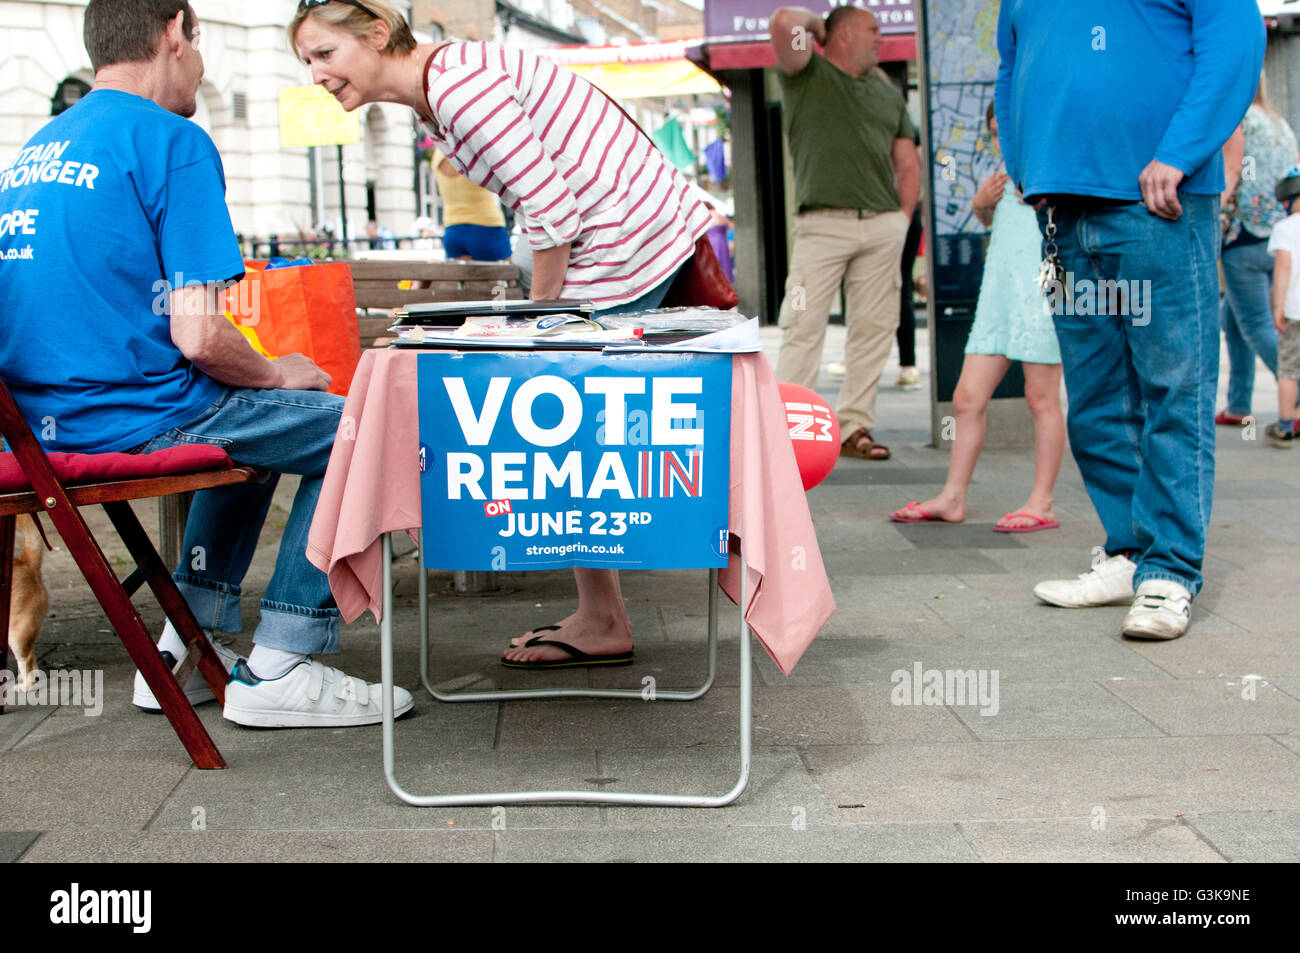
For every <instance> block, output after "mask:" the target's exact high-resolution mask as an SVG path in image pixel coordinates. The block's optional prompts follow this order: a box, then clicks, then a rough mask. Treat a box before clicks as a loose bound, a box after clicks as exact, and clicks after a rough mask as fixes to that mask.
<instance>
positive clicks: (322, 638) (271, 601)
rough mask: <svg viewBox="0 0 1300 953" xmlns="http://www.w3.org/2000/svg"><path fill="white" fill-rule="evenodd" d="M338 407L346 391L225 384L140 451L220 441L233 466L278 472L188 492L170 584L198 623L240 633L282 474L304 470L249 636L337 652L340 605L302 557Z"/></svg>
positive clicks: (275, 644) (306, 650)
mask: <svg viewBox="0 0 1300 953" xmlns="http://www.w3.org/2000/svg"><path fill="white" fill-rule="evenodd" d="M342 411H343V398H342V397H337V396H335V395H334V394H326V393H322V392H320V391H300V390H249V389H234V388H226V389H225V390H223V391H222V393H221V394H220V396H219V397H218V398H217V400H216V401H215V402H213V404H212V405H211V406H210V407H208V408H207V409H206V410H205V411H204V412H203V413H201V414H200V415H199V416H197V417H195V418H194V419H193V420H191V421H189V422H187V423H185V424H183V425H181V426H179V427H174V428H173V429H171V430H168V431H167V432H166V433H163V434H160V435H159V436H157V437H155V438H154V439H153V440H150V441H149V442H148V443H147V444H145V445H144V446H143V447H141V448H140V451H139V452H142V453H147V452H149V451H152V450H161V449H163V448H164V447H174V446H178V445H180V444H186V443H207V444H213V445H215V446H218V447H222V448H224V449H225V450H226V452H227V453H229V454H230V456H231V458H232V459H233V460H235V461H236V462H237V463H244V464H250V465H252V466H257V467H265V468H266V469H269V470H272V471H274V472H273V474H272V477H271V479H270V480H268V481H267V482H266V483H264V484H256V483H253V484H241V485H238V486H227V487H218V488H217V489H214V490H204V491H202V492H200V493H196V494H195V495H194V503H193V505H192V506H191V508H190V516H189V520H188V521H187V522H186V524H185V547H184V549H183V550H182V552H181V564H180V566H179V567H177V570H176V573H175V577H174V578H175V579H176V585H177V587H178V588H179V589H180V591H181V595H183V596H184V597H185V601H186V602H188V603H189V605H190V608H191V609H192V610H193V611H194V615H195V617H196V618H197V619H198V622H199V625H201V626H203V627H204V628H206V629H217V630H220V631H222V632H239V631H241V630H242V628H243V622H242V619H241V618H240V612H239V595H240V583H241V582H242V581H243V579H244V574H245V573H246V572H247V571H248V566H249V563H250V562H251V561H252V559H253V553H254V551H255V550H256V549H257V538H258V535H259V534H260V533H261V530H262V523H263V522H264V521H265V519H266V514H267V511H268V510H269V509H270V506H271V495H272V494H273V493H274V492H275V485H276V482H277V481H278V479H279V475H280V474H281V473H296V474H301V476H302V482H301V483H300V484H299V486H298V493H297V495H296V496H294V499H293V509H292V510H291V511H290V513H289V521H288V523H287V524H286V525H285V528H284V537H283V538H282V539H281V540H280V551H279V553H278V554H277V556H276V561H275V571H274V573H273V574H272V576H271V582H270V584H269V585H268V586H267V587H266V593H265V594H264V595H263V597H262V601H261V614H262V619H261V622H260V623H259V625H258V626H257V631H256V633H255V634H254V636H253V641H254V642H256V643H257V644H258V645H265V646H267V647H269V648H275V649H282V650H283V651H286V652H301V653H303V654H313V653H322V654H329V653H334V652H337V651H338V650H339V634H338V631H339V610H338V607H337V606H336V605H335V604H334V597H333V595H332V594H331V593H330V587H329V580H328V579H327V578H326V576H325V574H324V573H323V572H321V571H320V570H319V569H317V568H316V567H315V566H313V565H312V564H311V563H309V562H308V561H307V556H306V551H307V533H308V531H309V530H310V529H311V519H312V515H313V514H314V513H315V512H316V500H317V498H318V497H319V496H320V489H321V482H322V480H323V478H324V476H325V467H326V465H327V464H328V463H329V458H330V450H331V449H332V448H333V446H334V435H335V433H336V432H337V431H338V427H339V419H340V417H341V415H342Z"/></svg>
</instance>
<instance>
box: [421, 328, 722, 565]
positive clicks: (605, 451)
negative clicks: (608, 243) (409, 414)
mask: <svg viewBox="0 0 1300 953" xmlns="http://www.w3.org/2000/svg"><path fill="white" fill-rule="evenodd" d="M417 366H418V374H419V380H418V387H419V423H420V456H419V467H420V493H421V504H422V510H423V525H424V527H425V529H426V532H425V534H424V540H425V544H424V564H425V566H426V568H430V569H478V570H495V571H506V570H509V571H514V570H526V569H557V568H564V567H569V566H588V567H593V568H606V569H619V568H622V569H638V568H651V567H653V568H678V569H687V568H721V567H723V566H725V565H726V563H727V540H728V531H727V515H728V512H727V504H728V494H729V489H730V475H729V471H730V445H731V359H730V358H729V357H728V356H726V355H698V354H659V353H652V354H635V355H630V354H620V355H605V354H580V353H571V352H566V353H545V352H526V353H512V354H508V355H507V354H489V353H482V352H473V353H438V352H432V353H428V354H421V355H419V360H418V364H417ZM413 462H414V461H413Z"/></svg>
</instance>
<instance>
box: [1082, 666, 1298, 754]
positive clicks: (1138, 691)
mask: <svg viewBox="0 0 1300 953" xmlns="http://www.w3.org/2000/svg"><path fill="white" fill-rule="evenodd" d="M1106 687H1107V689H1109V691H1110V692H1111V693H1112V694H1114V695H1115V696H1117V697H1118V698H1122V699H1124V701H1125V702H1127V703H1128V704H1129V705H1131V706H1132V707H1133V709H1134V710H1135V711H1138V712H1140V713H1141V714H1142V715H1143V716H1145V717H1146V718H1147V719H1148V720H1149V721H1150V722H1151V723H1152V724H1154V725H1158V726H1159V727H1160V728H1161V729H1162V730H1163V731H1165V732H1166V733H1167V734H1170V735H1200V736H1208V735H1232V734H1247V735H1284V734H1294V735H1300V700H1297V699H1295V698H1292V697H1291V696H1290V695H1288V694H1286V693H1285V692H1283V691H1280V690H1279V689H1277V688H1275V687H1274V686H1272V685H1268V684H1264V682H1263V680H1262V679H1241V678H1236V679H1231V678H1229V679H1223V678H1215V679H1190V678H1179V679H1163V680H1161V681H1154V682H1147V681H1141V680H1136V679H1134V680H1129V681H1122V682H1118V681H1117V682H1110V683H1108V684H1107V686H1106ZM1296 767H1297V769H1300V764H1298V765H1297V766H1296Z"/></svg>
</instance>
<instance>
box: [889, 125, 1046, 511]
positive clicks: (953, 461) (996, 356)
mask: <svg viewBox="0 0 1300 953" xmlns="http://www.w3.org/2000/svg"><path fill="white" fill-rule="evenodd" d="M985 119H986V120H987V122H988V126H989V133H990V135H991V138H992V140H993V142H994V143H996V142H997V137H998V124H997V120H996V119H995V118H994V115H993V104H992V103H990V104H989V108H988V110H987V111H986V113H985ZM1000 151H1001V150H1000V149H999V152H1000ZM971 208H972V210H973V211H974V213H975V215H976V217H977V218H978V219H979V220H980V221H981V222H983V223H984V225H985V227H990V226H991V227H992V235H991V236H990V239H989V250H988V257H987V258H986V259H985V262H984V278H983V280H982V281H981V283H980V295H979V301H978V302H977V304H976V306H975V322H974V324H973V325H972V326H971V329H970V336H969V337H968V338H967V340H966V356H965V358H964V359H963V360H962V365H961V376H960V377H959V378H958V379H957V387H956V389H955V390H954V392H953V395H952V401H953V412H954V414H955V415H956V428H955V433H954V434H953V444H952V456H951V458H950V459H949V462H948V479H947V481H945V483H944V486H943V490H942V491H941V492H940V493H939V495H938V496H936V497H934V498H933V499H929V500H925V501H924V502H920V501H917V500H912V501H911V502H910V503H908V504H907V505H906V506H904V507H903V508H902V509H900V510H895V511H894V512H893V513H891V514H889V518H890V519H891V520H893V521H894V522H895V523H927V522H945V523H960V522H962V521H963V520H964V519H966V492H967V490H969V488H970V483H971V477H972V475H973V474H974V472H975V462H976V460H978V459H979V455H980V450H981V449H982V448H983V446H984V428H985V416H984V415H985V410H986V408H987V407H988V403H989V401H990V400H991V399H992V397H993V392H994V391H995V390H996V389H997V386H998V384H999V383H1001V381H1002V378H1003V377H1005V376H1006V373H1007V371H1008V370H1010V369H1011V363H1012V361H1020V365H1021V368H1022V369H1023V371H1024V375H1025V400H1026V402H1027V403H1028V404H1029V410H1030V412H1031V413H1032V414H1033V417H1034V486H1033V489H1032V490H1030V492H1029V499H1027V500H1026V501H1025V503H1024V505H1023V506H1021V507H1020V508H1019V509H1018V510H1014V511H1012V512H1010V513H1008V514H1006V515H1005V516H1004V517H1002V519H1000V520H998V521H997V522H996V523H995V524H994V525H993V529H994V531H995V532H999V533H1033V532H1037V531H1038V530H1044V529H1056V528H1057V527H1059V526H1060V525H1061V524H1060V522H1059V521H1058V520H1057V519H1056V515H1055V514H1054V513H1053V511H1052V490H1053V488H1054V487H1055V486H1056V475H1057V473H1058V472H1059V471H1060V469H1061V456H1062V454H1063V453H1064V452H1065V418H1064V417H1063V416H1062V414H1061V351H1060V347H1059V346H1058V345H1057V342H1056V329H1055V327H1054V326H1053V324H1052V312H1051V308H1050V307H1049V306H1048V304H1047V299H1046V298H1045V297H1044V296H1043V292H1042V290H1041V289H1039V287H1038V285H1037V283H1036V282H1035V281H1034V275H1035V273H1036V272H1037V270H1038V267H1039V264H1040V263H1041V261H1042V237H1041V236H1040V235H1039V232H1038V220H1037V219H1036V218H1035V217H1034V212H1033V209H1031V208H1030V207H1029V206H1027V205H1025V204H1024V203H1023V202H1021V201H1020V197H1019V196H1018V195H1017V194H1016V189H1015V186H1013V185H1012V184H1011V180H1010V179H1009V178H1008V177H1007V175H1006V172H1005V171H999V172H995V173H994V174H993V175H991V176H989V177H988V178H987V179H985V180H984V181H983V182H982V183H981V184H980V187H979V190H978V191H977V192H976V193H975V197H974V198H973V199H972V200H971Z"/></svg>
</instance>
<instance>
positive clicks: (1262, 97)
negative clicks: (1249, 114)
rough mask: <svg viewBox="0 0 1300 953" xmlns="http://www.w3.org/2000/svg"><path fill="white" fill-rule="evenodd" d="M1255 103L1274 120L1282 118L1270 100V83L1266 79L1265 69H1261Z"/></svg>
mask: <svg viewBox="0 0 1300 953" xmlns="http://www.w3.org/2000/svg"><path fill="white" fill-rule="evenodd" d="M1254 105H1256V106H1258V107H1259V108H1260V109H1262V110H1264V112H1265V113H1266V114H1267V115H1268V118H1270V119H1272V120H1274V122H1276V121H1277V120H1280V119H1281V118H1282V117H1281V116H1280V115H1279V114H1278V112H1277V110H1276V109H1274V108H1273V104H1272V103H1270V102H1269V101H1268V84H1267V83H1266V82H1265V80H1264V71H1263V70H1260V71H1259V87H1258V88H1257V89H1256V90H1255V102H1254Z"/></svg>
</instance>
